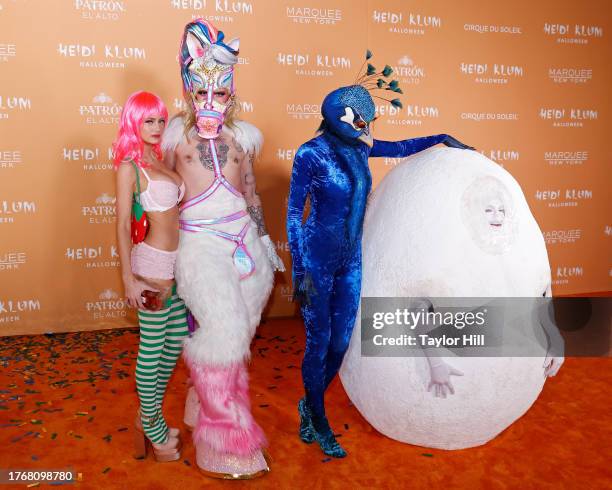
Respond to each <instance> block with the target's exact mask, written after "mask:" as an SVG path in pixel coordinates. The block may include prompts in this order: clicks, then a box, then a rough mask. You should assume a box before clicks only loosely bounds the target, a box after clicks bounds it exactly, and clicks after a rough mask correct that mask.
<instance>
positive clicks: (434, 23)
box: [372, 10, 442, 36]
mask: <svg viewBox="0 0 612 490" xmlns="http://www.w3.org/2000/svg"><path fill="white" fill-rule="evenodd" d="M372 21H373V22H374V24H384V25H388V26H389V27H388V28H387V30H388V32H391V33H393V34H406V35H417V36H422V35H425V34H426V33H428V32H431V31H433V30H438V29H440V27H442V18H441V17H439V16H436V15H425V14H422V13H417V14H415V13H413V12H396V11H390V10H373V11H372Z"/></svg>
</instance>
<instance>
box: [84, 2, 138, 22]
mask: <svg viewBox="0 0 612 490" xmlns="http://www.w3.org/2000/svg"><path fill="white" fill-rule="evenodd" d="M125 3H126V2H123V1H117V0H74V4H73V5H74V9H75V10H76V11H77V12H78V13H79V14H80V17H81V18H82V19H87V20H102V21H106V20H112V21H116V20H119V19H120V18H121V16H122V15H123V14H124V13H125V12H126V8H125Z"/></svg>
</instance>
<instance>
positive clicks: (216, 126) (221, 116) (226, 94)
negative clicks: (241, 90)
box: [179, 19, 239, 139]
mask: <svg viewBox="0 0 612 490" xmlns="http://www.w3.org/2000/svg"><path fill="white" fill-rule="evenodd" d="M223 38H224V35H223V32H221V31H217V30H216V29H215V28H214V27H213V26H212V24H210V23H209V22H207V21H205V20H203V19H197V20H196V21H194V22H190V23H189V24H187V26H186V27H185V34H184V36H183V40H182V42H181V49H180V52H179V61H180V64H181V76H182V78H183V90H184V93H185V97H186V99H187V101H188V102H190V104H191V106H192V109H193V112H194V114H195V119H196V131H197V133H198V135H199V136H201V137H202V138H205V139H214V138H216V137H217V136H219V134H220V133H221V128H222V127H223V123H224V121H225V116H226V114H227V111H228V110H229V108H230V107H231V104H232V103H233V99H234V91H235V89H234V65H235V64H236V63H237V61H238V58H237V54H238V45H239V41H238V40H237V39H234V40H232V41H230V42H229V43H227V44H225V43H224V42H223Z"/></svg>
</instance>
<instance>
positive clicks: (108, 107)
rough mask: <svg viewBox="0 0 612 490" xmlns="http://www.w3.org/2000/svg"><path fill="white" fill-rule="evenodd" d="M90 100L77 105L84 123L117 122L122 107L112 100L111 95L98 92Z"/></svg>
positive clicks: (113, 123)
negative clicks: (88, 102)
mask: <svg viewBox="0 0 612 490" xmlns="http://www.w3.org/2000/svg"><path fill="white" fill-rule="evenodd" d="M91 102H92V103H91V104H82V105H80V106H79V114H80V115H81V117H82V118H83V119H84V121H85V123H86V124H112V125H117V124H119V116H121V110H122V109H123V108H122V107H121V106H120V105H119V104H117V103H116V102H114V101H113V99H112V97H110V96H108V95H106V94H105V93H104V92H100V93H99V94H98V95H96V96H94V97H92V99H91Z"/></svg>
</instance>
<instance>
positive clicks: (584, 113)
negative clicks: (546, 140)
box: [539, 107, 599, 128]
mask: <svg viewBox="0 0 612 490" xmlns="http://www.w3.org/2000/svg"><path fill="white" fill-rule="evenodd" d="M539 116H540V119H542V120H543V121H549V122H550V123H551V124H552V126H553V127H554V128H582V127H584V125H585V124H588V123H589V122H590V121H596V120H597V118H598V116H599V114H598V111H596V110H594V109H578V108H574V107H570V108H567V109H566V108H563V109H561V108H550V107H541V108H540V111H539Z"/></svg>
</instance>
